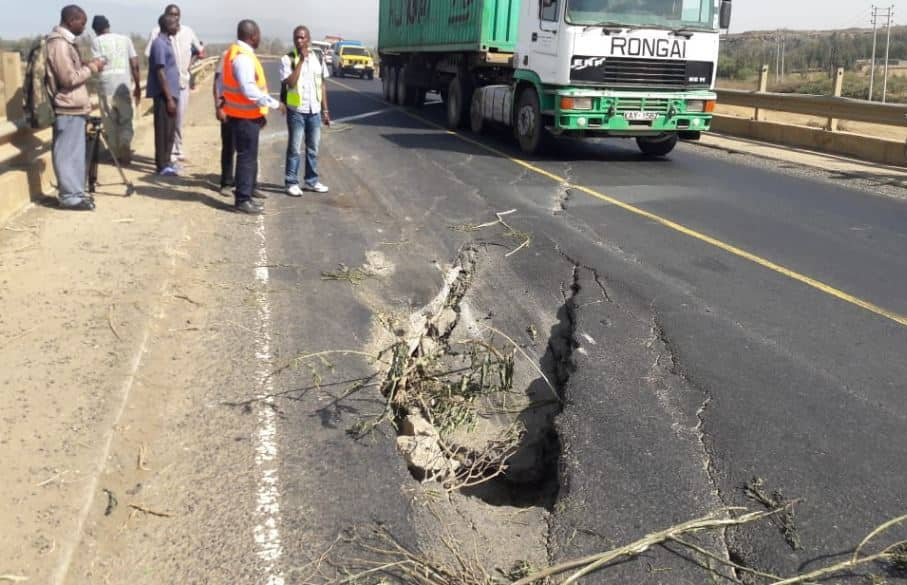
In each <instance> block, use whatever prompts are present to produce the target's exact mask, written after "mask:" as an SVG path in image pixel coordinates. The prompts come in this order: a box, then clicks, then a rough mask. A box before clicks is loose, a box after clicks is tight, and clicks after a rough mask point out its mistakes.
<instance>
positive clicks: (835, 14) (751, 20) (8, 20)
mask: <svg viewBox="0 0 907 585" xmlns="http://www.w3.org/2000/svg"><path fill="white" fill-rule="evenodd" d="M7 1H9V2H12V0H4V3H6V2H7ZM430 1H446V0H430ZM523 1H526V0H523ZM533 1H534V0H533ZM733 2H734V16H733V24H732V26H731V32H743V31H747V30H772V29H777V28H788V29H832V28H849V27H868V26H870V10H871V5H872V3H873V2H872V0H869V1H865V2H864V1H863V0H856V1H854V0H839V1H837V2H833V1H829V0H795V1H793V2H792V1H790V0H733ZM875 2H876V3H877V4H882V3H883V2H884V0H881V1H880V0H875ZM63 3H64V2H61V1H60V0H57V1H54V0H28V2H27V5H28V9H23V8H19V9H18V10H7V11H5V14H4V17H3V19H2V21H0V38H6V39H12V38H19V37H23V36H33V35H36V34H39V33H42V32H46V31H48V30H50V28H51V27H52V26H53V25H54V24H55V22H56V21H57V20H58V19H59V13H60V12H59V11H60V8H61V6H62V5H63ZM16 4H17V8H18V7H21V6H22V5H24V4H26V2H16ZM166 4H167V2H160V1H157V0H99V1H95V0H83V1H82V4H81V6H82V7H83V8H85V10H86V11H87V12H88V13H89V18H90V17H91V15H94V14H104V15H105V16H107V17H108V18H109V19H110V21H111V25H112V29H113V30H114V31H115V32H136V33H142V34H144V33H146V32H147V31H149V30H150V29H151V28H152V27H153V26H154V24H155V23H156V22H157V16H158V15H159V14H160V13H161V12H162V10H163V7H164V6H165V5H166ZM177 4H179V5H180V6H181V8H182V11H183V22H184V23H186V24H188V25H189V26H191V27H192V28H194V29H195V32H196V33H198V35H199V37H201V39H202V40H203V41H206V40H207V41H209V42H223V41H227V40H230V39H231V38H232V35H233V32H234V31H235V27H236V22H237V20H239V19H240V18H253V19H255V20H256V21H258V23H259V24H260V25H261V28H262V34H263V36H265V37H266V38H267V37H286V38H287V41H289V37H290V33H291V31H292V28H293V26H294V25H296V24H306V25H308V26H309V28H310V29H311V30H312V36H313V38H315V39H319V38H321V37H323V36H324V35H326V34H338V33H339V34H341V35H343V36H344V37H346V38H350V39H353V38H356V39H360V40H363V41H365V42H366V43H369V44H371V43H373V42H374V41H376V40H377V37H378V29H377V27H378V25H377V15H378V0H291V1H288V0H255V1H254V2H248V1H247V0H183V1H182V2H180V1H177ZM250 6H253V8H252V9H251V10H250V9H249V7H250ZM905 10H907V8H905ZM904 16H905V17H907V14H905V15H904ZM898 20H899V18H898V12H897V7H895V22H898ZM901 21H902V22H905V21H907V18H904V19H902V20H901Z"/></svg>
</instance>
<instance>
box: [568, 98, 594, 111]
mask: <svg viewBox="0 0 907 585" xmlns="http://www.w3.org/2000/svg"><path fill="white" fill-rule="evenodd" d="M561 109H562V110H591V109H592V98H590V97H569V96H564V97H562V98H561Z"/></svg>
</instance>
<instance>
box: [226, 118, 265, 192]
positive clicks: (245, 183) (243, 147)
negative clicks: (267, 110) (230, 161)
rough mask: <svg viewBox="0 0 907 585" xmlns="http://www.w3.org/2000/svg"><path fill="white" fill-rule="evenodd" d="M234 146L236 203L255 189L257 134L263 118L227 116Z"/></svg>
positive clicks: (263, 121)
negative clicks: (252, 118) (250, 118)
mask: <svg viewBox="0 0 907 585" xmlns="http://www.w3.org/2000/svg"><path fill="white" fill-rule="evenodd" d="M229 120H230V129H231V131H232V133H233V145H234V147H235V148H236V190H235V193H236V203H237V204H240V203H242V202H243V201H248V200H250V199H251V198H252V192H253V191H255V181H256V178H257V177H258V135H259V133H260V132H261V127H262V126H263V125H264V123H265V119H264V118H257V119H255V120H247V119H245V118H229Z"/></svg>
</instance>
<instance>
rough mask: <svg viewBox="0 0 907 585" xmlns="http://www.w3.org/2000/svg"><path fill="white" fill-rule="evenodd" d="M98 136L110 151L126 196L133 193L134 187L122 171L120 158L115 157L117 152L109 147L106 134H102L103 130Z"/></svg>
mask: <svg viewBox="0 0 907 585" xmlns="http://www.w3.org/2000/svg"><path fill="white" fill-rule="evenodd" d="M98 136H99V137H100V138H101V140H102V141H103V142H104V148H106V149H107V152H109V153H110V157H111V158H112V159H113V164H114V166H116V168H117V172H119V173H120V178H121V179H122V180H123V184H124V185H126V196H127V197H129V196H130V195H132V194H133V193H135V187H134V186H133V184H132V183H130V182H129V179H127V178H126V173H124V172H123V167H121V166H120V160H119V159H118V158H117V153H115V152H114V151H113V149H111V148H110V144H109V143H108V142H107V136H106V135H105V134H104V131H103V130H102V131H100V132H99V133H98Z"/></svg>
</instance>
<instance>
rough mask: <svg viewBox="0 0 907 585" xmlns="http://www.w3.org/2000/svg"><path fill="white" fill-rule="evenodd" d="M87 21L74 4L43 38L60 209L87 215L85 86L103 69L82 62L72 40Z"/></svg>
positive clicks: (94, 61) (90, 202)
mask: <svg viewBox="0 0 907 585" xmlns="http://www.w3.org/2000/svg"><path fill="white" fill-rule="evenodd" d="M87 22H88V17H87V15H86V14H85V11H84V10H82V9H81V8H79V7H78V6H76V5H74V4H70V5H69V6H66V7H64V8H63V10H62V11H61V12H60V24H59V25H58V26H55V27H54V29H53V31H52V32H51V33H50V35H49V36H48V37H47V41H46V43H47V44H46V51H47V65H46V73H45V80H46V83H47V90H48V92H49V94H50V96H52V100H51V101H52V103H53V111H54V114H55V118H54V122H53V126H54V134H53V162H54V173H56V176H57V189H58V191H59V196H60V205H61V207H63V208H64V209H72V210H78V211H91V210H93V209H94V208H95V204H94V199H93V198H92V197H91V196H88V195H86V194H85V123H86V118H87V116H88V114H89V113H90V112H91V100H90V98H89V95H88V88H87V87H86V86H85V82H87V81H88V79H89V78H91V76H92V75H93V74H95V73H99V72H100V71H102V70H103V69H104V65H105V63H106V61H105V59H104V58H103V57H99V58H96V59H92V60H91V61H89V62H88V63H84V62H83V61H82V57H81V56H80V55H79V49H78V47H76V37H78V36H79V35H81V34H82V32H84V31H85V24H86V23H87Z"/></svg>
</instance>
